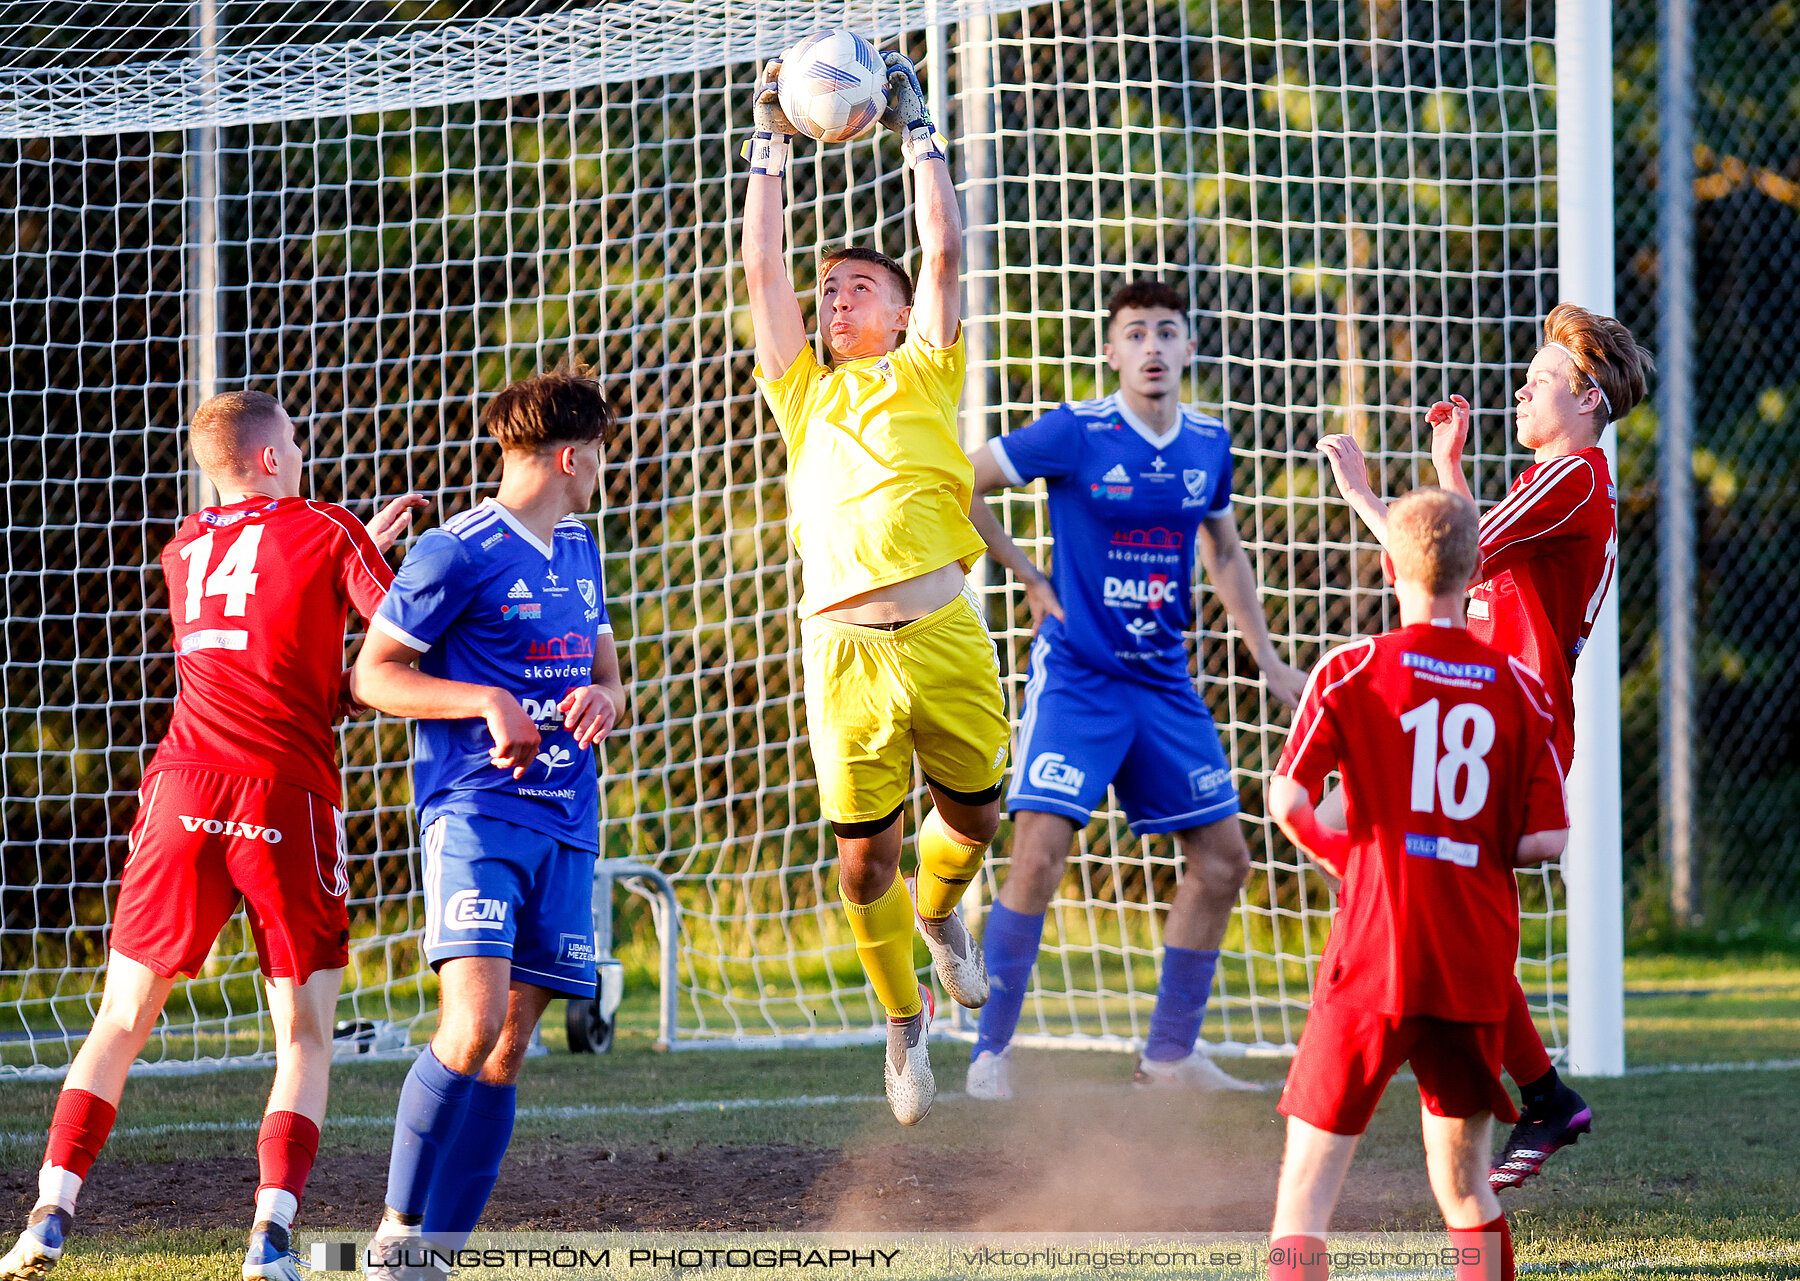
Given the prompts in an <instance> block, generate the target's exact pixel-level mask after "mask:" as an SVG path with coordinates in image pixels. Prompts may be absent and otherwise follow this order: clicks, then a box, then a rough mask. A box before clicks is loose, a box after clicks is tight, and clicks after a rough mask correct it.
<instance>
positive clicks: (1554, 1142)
mask: <svg viewBox="0 0 1800 1281" xmlns="http://www.w3.org/2000/svg"><path fill="white" fill-rule="evenodd" d="M1653 369H1654V365H1653V364H1652V362H1651V359H1650V353H1649V352H1647V351H1645V350H1644V349H1643V348H1642V347H1640V346H1638V345H1637V342H1636V340H1635V339H1633V338H1632V336H1631V331H1630V330H1628V329H1627V328H1626V327H1625V326H1624V325H1622V324H1620V323H1619V322H1618V321H1617V320H1614V319H1613V318H1611V317H1610V316H1600V315H1596V314H1595V313H1593V312H1590V311H1586V310H1584V309H1582V308H1580V307H1577V306H1575V305H1574V304H1573V303H1561V304H1559V305H1558V306H1556V307H1554V308H1552V309H1551V312H1550V314H1549V316H1547V317H1546V318H1545V320H1544V345H1543V346H1542V347H1541V348H1540V349H1539V350H1538V352H1537V354H1536V355H1535V356H1533V357H1532V361H1531V367H1530V368H1529V369H1528V370H1527V371H1526V374H1525V382H1524V385H1523V386H1521V387H1520V388H1519V390H1518V391H1517V392H1515V393H1514V395H1513V399H1514V401H1515V402H1516V408H1515V412H1514V420H1515V423H1516V426H1517V430H1518V440H1519V444H1521V445H1523V446H1524V447H1525V448H1526V449H1529V450H1531V451H1532V456H1533V462H1532V465H1531V466H1530V467H1527V468H1526V469H1525V470H1524V471H1523V472H1521V473H1520V475H1519V478H1518V479H1517V480H1515V481H1514V482H1513V484H1512V488H1510V489H1509V490H1507V492H1506V497H1505V498H1503V499H1501V500H1500V502H1498V503H1496V504H1495V505H1494V506H1493V507H1490V508H1489V509H1488V511H1487V514H1486V515H1484V516H1483V517H1482V518H1481V580H1480V581H1479V582H1478V583H1476V585H1475V587H1474V588H1473V589H1472V590H1471V592H1470V594H1469V614H1468V618H1469V632H1470V634H1471V635H1473V636H1475V637H1477V638H1478V639H1480V640H1483V641H1485V642H1487V643H1488V644H1490V645H1493V646H1495V647H1496V648H1498V649H1501V650H1503V651H1505V652H1506V653H1508V654H1512V655H1514V656H1516V657H1518V658H1521V659H1523V660H1524V661H1525V662H1526V664H1528V665H1529V666H1530V667H1531V669H1532V670H1533V671H1534V672H1536V673H1537V674H1538V676H1539V677H1540V678H1541V679H1542V680H1543V682H1544V685H1545V687H1546V688H1547V689H1548V690H1549V691H1550V705H1551V709H1552V711H1553V712H1554V714H1555V716H1556V746H1557V757H1558V759H1559V760H1561V761H1562V763H1563V767H1564V768H1565V769H1566V768H1568V766H1569V764H1570V762H1571V760H1572V758H1573V755H1574V751H1575V660H1576V658H1577V656H1579V655H1580V653H1581V648H1582V646H1583V645H1585V644H1586V643H1587V638H1588V633H1589V632H1591V631H1592V630H1593V627H1594V619H1595V617H1596V616H1597V615H1598V614H1599V612H1600V604H1601V602H1602V601H1604V600H1605V599H1606V593H1607V589H1608V588H1609V587H1610V586H1611V585H1612V579H1613V567H1614V565H1615V563H1616V562H1617V560H1618V548H1619V524H1618V503H1617V496H1616V493H1615V491H1614V489H1613V481H1612V474H1611V472H1610V471H1609V469H1608V468H1607V465H1606V453H1605V451H1604V450H1602V449H1601V448H1600V437H1601V434H1602V433H1603V432H1605V430H1606V425H1607V424H1608V423H1609V422H1615V421H1617V420H1618V419H1619V418H1621V417H1623V416H1624V415H1625V414H1627V413H1629V412H1630V411H1631V409H1632V407H1633V406H1635V405H1636V404H1637V403H1638V402H1639V401H1640V400H1642V399H1643V398H1644V388H1645V378H1646V376H1647V375H1648V374H1649V373H1651V372H1652V371H1653ZM1427 421H1429V422H1430V423H1431V425H1432V428H1433V431H1432V438H1431V456H1432V461H1433V462H1434V463H1435V464H1436V467H1437V473H1438V479H1439V481H1440V482H1441V483H1442V484H1443V485H1444V487H1445V488H1446V489H1448V490H1450V491H1451V492H1452V493H1456V494H1461V495H1462V496H1463V497H1464V498H1468V499H1469V500H1470V501H1473V500H1474V496H1473V494H1472V493H1471V492H1470V490H1469V485H1468V482H1467V481H1466V480H1464V479H1463V472H1462V451H1463V445H1464V444H1465V443H1466V442H1467V440H1468V436H1469V403H1468V401H1466V400H1464V399H1463V398H1462V397H1461V396H1455V397H1452V398H1451V399H1450V400H1448V401H1439V402H1438V403H1437V404H1435V405H1433V406H1432V407H1431V412H1430V414H1429V416H1428V419H1427ZM1319 447H1320V449H1322V450H1324V452H1325V454H1326V455H1327V457H1329V458H1330V460H1331V469H1332V473H1333V474H1334V475H1335V476H1336V478H1337V482H1338V487H1339V488H1340V489H1341V490H1342V491H1343V493H1344V497H1345V498H1346V499H1347V500H1348V501H1349V503H1350V505H1351V507H1353V508H1354V509H1355V510H1356V512H1357V513H1358V514H1359V515H1360V516H1361V517H1362V518H1363V520H1364V521H1366V522H1367V523H1368V525H1369V527H1370V528H1371V529H1372V530H1374V532H1375V536H1376V537H1377V538H1379V539H1381V540H1382V541H1383V542H1385V541H1386V532H1385V531H1386V523H1387V513H1386V508H1385V505H1384V504H1383V502H1382V500H1381V499H1380V498H1378V497H1377V496H1376V494H1375V492H1374V490H1373V488H1372V487H1371V486H1370V484H1369V477H1368V470H1367V468H1366V466H1365V465H1364V462H1363V456H1362V451H1361V450H1360V449H1359V448H1358V447H1357V444H1356V442H1355V441H1354V440H1353V439H1351V438H1350V437H1349V436H1327V437H1326V438H1325V439H1323V440H1321V441H1320V442H1319ZM1514 987H1515V989H1516V990H1515V995H1514V998H1513V1003H1512V1008H1511V1011H1510V1012H1509V1014H1508V1017H1507V1033H1506V1070H1507V1074H1508V1075H1510V1076H1511V1077H1512V1079H1513V1080H1514V1081H1516V1082H1518V1084H1519V1090H1520V1093H1521V1095H1522V1096H1523V1098H1524V1102H1525V1108H1524V1115H1523V1117H1521V1119H1520V1121H1519V1124H1518V1125H1517V1126H1515V1127H1514V1129H1513V1131H1512V1133H1511V1135H1510V1136H1509V1137H1508V1138H1507V1141H1506V1146H1505V1147H1504V1148H1503V1149H1502V1150H1501V1153H1500V1155H1499V1157H1498V1158H1497V1159H1496V1160H1495V1162H1494V1167H1493V1173H1492V1178H1493V1184H1494V1187H1495V1188H1496V1189H1505V1188H1515V1187H1518V1186H1519V1185H1520V1184H1521V1183H1523V1182H1524V1181H1525V1180H1526V1179H1528V1178H1530V1177H1531V1176H1532V1175H1534V1174H1536V1173H1537V1172H1538V1171H1539V1170H1540V1169H1542V1168H1543V1164H1544V1162H1545V1161H1546V1160H1547V1159H1548V1158H1549V1157H1550V1156H1551V1154H1553V1153H1554V1152H1556V1151H1557V1149H1559V1148H1562V1147H1565V1146H1567V1145H1568V1144H1571V1143H1573V1142H1575V1141H1576V1139H1578V1138H1579V1137H1580V1136H1581V1135H1582V1134H1585V1133H1586V1132H1587V1131H1588V1130H1589V1128H1590V1127H1591V1126H1592V1124H1593V1114H1592V1113H1591V1112H1590V1111H1589V1109H1588V1106H1587V1104H1586V1103H1585V1102H1583V1100H1582V1098H1581V1096H1580V1095H1579V1094H1577V1093H1576V1092H1575V1091H1574V1090H1572V1089H1570V1088H1569V1086H1568V1085H1567V1084H1565V1083H1564V1082H1563V1081H1562V1080H1561V1078H1560V1077H1558V1075H1557V1073H1556V1069H1555V1067H1554V1066H1552V1064H1551V1062H1550V1056H1549V1054H1548V1053H1547V1052H1546V1051H1545V1049H1544V1042H1543V1038H1542V1037H1541V1036H1540V1035H1539V1034H1538V1030H1537V1025H1536V1024H1535V1023H1534V1022H1533V1021H1532V1018H1531V1009H1530V1007H1529V1006H1528V1005H1527V1004H1526V1002H1525V993H1524V991H1523V990H1522V989H1518V986H1517V984H1515V985H1514Z"/></svg>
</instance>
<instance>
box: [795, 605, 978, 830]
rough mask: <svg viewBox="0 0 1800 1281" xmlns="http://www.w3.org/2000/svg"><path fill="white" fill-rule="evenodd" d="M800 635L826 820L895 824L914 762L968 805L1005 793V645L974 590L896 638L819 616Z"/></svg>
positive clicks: (893, 634) (804, 624) (809, 722)
mask: <svg viewBox="0 0 1800 1281" xmlns="http://www.w3.org/2000/svg"><path fill="white" fill-rule="evenodd" d="M800 631H801V638H802V640H803V641H804V643H805V652H804V659H803V663H804V672H805V677H806V720H807V726H808V730H809V732H810V733H811V736H812V755H813V765H814V768H815V769H816V770H817V772H818V776H819V801H820V806H821V808H822V809H823V810H824V812H825V817H826V818H828V819H830V820H831V821H832V822H833V823H836V824H839V825H844V824H852V823H874V822H877V821H879V820H882V819H890V818H892V817H893V815H894V814H895V813H896V812H898V811H899V809H900V806H901V804H902V803H903V802H904V801H905V800H906V795H907V793H908V792H909V791H911V790H912V758H913V756H914V755H915V754H917V756H918V758H919V764H920V765H921V766H923V767H924V770H925V777H926V778H927V779H929V780H930V781H931V782H932V783H934V784H935V785H936V786H937V787H938V788H939V789H940V790H941V791H944V792H946V793H948V794H950V795H952V796H954V797H955V798H956V799H957V800H960V801H963V802H965V803H967V804H971V805H979V804H985V803H986V802H987V801H990V800H993V799H995V798H997V797H998V796H999V794H1000V782H1001V779H1002V778H1003V777H1004V775H1005V773H1006V743H1007V737H1008V734H1009V730H1010V727H1009V726H1008V724H1007V720H1006V704H1005V701H1004V700H1003V699H1002V698H1001V695H1000V665H999V663H998V662H997V661H996V659H995V657H994V642H993V641H992V640H991V639H989V637H988V634H987V628H986V627H985V626H984V625H983V624H982V621H981V615H980V614H979V613H978V612H977V610H976V608H975V602H974V601H973V600H972V599H970V597H969V596H968V595H967V593H964V594H961V595H958V596H957V598H956V599H955V600H953V601H951V602H950V603H949V604H947V605H944V606H942V607H940V608H938V609H935V610H933V611H932V612H931V613H929V614H927V615H926V616H925V617H923V618H918V619H914V620H913V621H912V622H910V623H908V624H906V626H904V627H898V628H895V629H893V630H892V631H889V630H887V629H886V628H881V627H859V626H857V625H855V624H853V623H840V622H836V621H834V620H832V619H829V618H823V617H820V616H818V615H814V616H813V617H812V618H808V619H806V620H805V621H804V622H802V623H801V625H800ZM883 826H885V824H884V825H883Z"/></svg>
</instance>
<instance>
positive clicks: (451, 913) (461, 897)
mask: <svg viewBox="0 0 1800 1281" xmlns="http://www.w3.org/2000/svg"><path fill="white" fill-rule="evenodd" d="M444 916H445V917H446V918H447V919H446V920H445V922H444V925H445V927H446V928H448V929H452V930H503V929H505V928H506V900H505V899H498V898H482V897H481V895H480V892H479V891H476V890H458V891H456V893H454V894H452V895H451V896H450V901H449V902H447V903H445V904H444Z"/></svg>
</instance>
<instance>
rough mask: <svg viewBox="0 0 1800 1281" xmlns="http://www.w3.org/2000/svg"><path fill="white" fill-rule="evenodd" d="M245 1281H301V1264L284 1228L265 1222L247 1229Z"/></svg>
mask: <svg viewBox="0 0 1800 1281" xmlns="http://www.w3.org/2000/svg"><path fill="white" fill-rule="evenodd" d="M244 1281H301V1278H300V1261H299V1260H298V1259H296V1258H295V1257H294V1253H293V1249H292V1247H291V1238H290V1236H289V1233H288V1230H287V1229H286V1228H283V1227H279V1226H277V1225H276V1224H274V1223H270V1222H266V1221H264V1222H258V1223H257V1224H256V1226H255V1227H253V1228H251V1229H250V1244H249V1247H248V1248H247V1249H246V1250H245V1251H244Z"/></svg>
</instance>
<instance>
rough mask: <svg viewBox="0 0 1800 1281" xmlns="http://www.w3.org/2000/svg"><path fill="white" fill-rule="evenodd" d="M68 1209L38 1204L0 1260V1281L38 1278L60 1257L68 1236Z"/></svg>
mask: <svg viewBox="0 0 1800 1281" xmlns="http://www.w3.org/2000/svg"><path fill="white" fill-rule="evenodd" d="M69 1222H70V1215H69V1213H68V1211H66V1210H61V1209H58V1208H57V1207H56V1206H53V1205H44V1206H39V1207H38V1208H37V1209H35V1210H33V1211H32V1212H31V1216H30V1217H29V1218H27V1219H26V1220H25V1230H24V1231H23V1232H21V1233H19V1240H18V1242H17V1244H15V1245H14V1246H13V1248H12V1249H10V1250H8V1251H7V1252H6V1257H5V1258H3V1259H0V1281H38V1278H39V1277H46V1276H49V1275H50V1269H51V1268H54V1267H55V1266H56V1261H57V1260H58V1259H60V1258H62V1254H63V1243H64V1241H66V1240H67V1239H68V1235H69Z"/></svg>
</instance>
